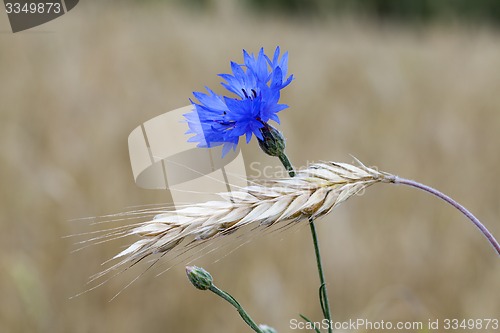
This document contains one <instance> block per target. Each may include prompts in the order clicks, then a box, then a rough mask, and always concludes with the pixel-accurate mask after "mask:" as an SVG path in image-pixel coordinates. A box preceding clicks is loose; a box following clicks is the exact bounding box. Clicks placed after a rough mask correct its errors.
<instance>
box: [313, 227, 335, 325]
mask: <svg viewBox="0 0 500 333" xmlns="http://www.w3.org/2000/svg"><path fill="white" fill-rule="evenodd" d="M309 227H310V229H311V235H312V238H313V244H314V253H315V254H316V264H317V266H318V274H319V281H320V287H319V301H320V304H321V310H322V311H323V317H325V319H326V320H328V333H331V332H332V326H331V325H330V323H331V319H332V315H331V312H330V302H329V301H328V292H327V289H326V282H325V275H324V273H323V265H322V263H321V253H320V251H319V241H318V235H317V233H316V226H315V225H314V219H313V218H312V217H311V218H309Z"/></svg>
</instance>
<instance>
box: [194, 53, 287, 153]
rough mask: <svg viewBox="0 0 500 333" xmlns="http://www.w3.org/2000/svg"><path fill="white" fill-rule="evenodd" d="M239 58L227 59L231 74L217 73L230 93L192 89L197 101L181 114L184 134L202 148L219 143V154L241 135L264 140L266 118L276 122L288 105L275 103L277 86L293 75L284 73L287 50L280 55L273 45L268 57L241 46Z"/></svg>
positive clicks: (278, 91) (234, 144)
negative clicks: (270, 55)
mask: <svg viewBox="0 0 500 333" xmlns="http://www.w3.org/2000/svg"><path fill="white" fill-rule="evenodd" d="M243 60H244V62H243V64H238V63H236V62H231V70H232V74H219V76H220V77H221V78H223V79H224V80H225V81H226V82H222V83H221V84H222V86H223V87H224V88H226V89H227V90H228V91H229V92H231V93H233V94H234V95H235V96H234V97H228V96H221V95H218V94H216V93H215V92H214V91H212V90H211V89H210V88H208V87H206V90H207V93H202V92H194V93H193V95H194V97H196V99H197V100H198V102H197V103H196V102H194V101H192V100H191V103H192V104H193V105H194V106H195V107H194V109H193V111H191V112H189V113H186V114H185V115H184V117H185V118H186V120H187V123H188V126H189V130H188V131H187V132H186V134H194V136H192V137H191V138H190V139H189V141H190V142H198V147H202V148H211V147H215V146H220V145H223V148H222V156H225V155H226V154H227V153H228V152H229V151H230V150H231V149H233V150H236V146H237V145H238V142H239V138H240V136H242V135H245V136H246V142H247V143H248V142H250V140H251V138H252V136H253V135H255V136H256V137H257V139H258V140H259V143H261V142H265V141H266V139H267V138H268V137H269V132H270V131H272V130H273V129H274V128H273V127H272V126H271V125H269V124H268V122H269V121H270V120H273V121H275V122H277V123H279V118H278V115H277V113H278V112H280V111H281V110H283V109H285V108H287V107H288V105H286V104H279V99H280V91H281V89H283V88H285V87H286V86H288V85H289V84H290V82H291V81H292V80H293V75H290V76H288V77H287V71H288V52H285V53H284V54H283V55H282V56H281V57H280V48H279V47H277V48H276V50H275V52H274V55H273V58H272V59H271V58H269V57H268V56H267V55H266V54H265V53H264V49H263V48H261V49H260V51H259V53H258V55H257V56H255V55H254V54H249V53H248V52H247V51H245V50H243Z"/></svg>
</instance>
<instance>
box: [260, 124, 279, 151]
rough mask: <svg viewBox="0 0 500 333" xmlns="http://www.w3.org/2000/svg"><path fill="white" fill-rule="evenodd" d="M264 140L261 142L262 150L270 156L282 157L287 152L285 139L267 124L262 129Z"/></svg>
mask: <svg viewBox="0 0 500 333" xmlns="http://www.w3.org/2000/svg"><path fill="white" fill-rule="evenodd" d="M260 133H261V134H262V136H263V140H261V139H258V140H259V146H260V148H261V149H262V150H263V151H264V152H265V153H266V154H268V155H271V156H278V157H279V156H281V155H283V153H284V151H285V138H284V137H283V134H281V132H280V131H278V130H277V129H276V128H274V127H272V126H271V125H269V124H267V123H265V124H264V127H262V128H261V129H260Z"/></svg>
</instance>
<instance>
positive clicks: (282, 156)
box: [278, 152, 295, 177]
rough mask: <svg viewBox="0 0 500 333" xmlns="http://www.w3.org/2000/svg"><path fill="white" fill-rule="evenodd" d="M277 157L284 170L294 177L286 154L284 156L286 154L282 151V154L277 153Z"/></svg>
mask: <svg viewBox="0 0 500 333" xmlns="http://www.w3.org/2000/svg"><path fill="white" fill-rule="evenodd" d="M278 158H279V159H280V161H281V163H282V164H283V166H284V167H285V169H286V171H288V174H289V175H290V177H295V170H294V169H293V166H292V163H290V160H289V159H288V156H286V154H285V153H284V152H283V153H282V154H280V155H278Z"/></svg>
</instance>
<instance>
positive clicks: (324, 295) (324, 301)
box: [278, 151, 332, 333]
mask: <svg viewBox="0 0 500 333" xmlns="http://www.w3.org/2000/svg"><path fill="white" fill-rule="evenodd" d="M278 158H279V160H280V161H281V163H283V166H284V167H285V169H286V170H287V171H288V174H289V175H290V177H295V170H294V169H293V166H292V164H291V163H290V160H289V159H288V156H286V154H285V152H284V151H283V152H282V153H281V154H279V155H278ZM309 227H310V230H311V236H312V240H313V244H314V253H315V256H316V265H317V267H318V275H319V281H320V287H319V302H320V304H321V311H322V312H323V317H324V318H325V319H326V320H328V323H330V322H331V318H332V316H331V312H330V302H329V300H328V292H327V288H326V283H325V274H324V273H323V264H322V260H321V252H320V250H319V241H318V234H317V233H316V226H315V225H314V218H313V217H310V218H309ZM331 332H332V327H331V325H328V333H331Z"/></svg>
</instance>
